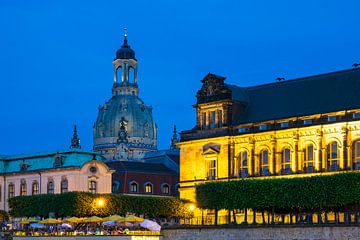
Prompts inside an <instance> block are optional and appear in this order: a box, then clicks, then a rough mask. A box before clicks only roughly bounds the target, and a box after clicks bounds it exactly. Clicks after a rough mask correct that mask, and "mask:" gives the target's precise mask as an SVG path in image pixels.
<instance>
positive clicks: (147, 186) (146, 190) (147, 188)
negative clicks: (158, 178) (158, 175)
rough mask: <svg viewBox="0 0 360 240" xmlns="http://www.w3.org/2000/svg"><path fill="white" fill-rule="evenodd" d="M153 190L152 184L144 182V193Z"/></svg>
mask: <svg viewBox="0 0 360 240" xmlns="http://www.w3.org/2000/svg"><path fill="white" fill-rule="evenodd" d="M152 192H153V185H152V184H151V183H146V184H145V193H152Z"/></svg>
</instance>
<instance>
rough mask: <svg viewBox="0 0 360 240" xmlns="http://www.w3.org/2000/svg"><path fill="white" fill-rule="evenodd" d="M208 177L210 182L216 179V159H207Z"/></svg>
mask: <svg viewBox="0 0 360 240" xmlns="http://www.w3.org/2000/svg"><path fill="white" fill-rule="evenodd" d="M206 177H207V179H209V180H214V179H216V158H208V159H206Z"/></svg>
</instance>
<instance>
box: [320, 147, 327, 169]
mask: <svg viewBox="0 0 360 240" xmlns="http://www.w3.org/2000/svg"><path fill="white" fill-rule="evenodd" d="M321 154H322V169H323V172H327V170H328V164H327V157H326V147H323V146H321Z"/></svg>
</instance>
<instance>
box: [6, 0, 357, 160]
mask: <svg viewBox="0 0 360 240" xmlns="http://www.w3.org/2000/svg"><path fill="white" fill-rule="evenodd" d="M359 9H360V1H358V0H354V1H346V0H344V1H340V0H339V1H330V0H324V1H320V0H319V1H316V0H308V1H304V0H302V1H290V0H288V1H276V0H274V1H268V0H266V1H265V0H264V1H258V0H255V1H225V0H223V1H210V0H206V1H205V0H204V1H195V0H178V1H169V0H166V1H150V0H144V1H136V0H135V1H134V0H132V1H123V0H115V1H110V0H106V1H89V0H87V1H74V0H61V1H60V0H59V1H49V0H44V1H36V0H34V1H29V0H22V1H20V0H1V1H0V73H1V76H0V83H1V85H0V86H1V87H0V103H1V105H0V106H1V111H0V121H1V122H0V154H16V153H30V152H39V151H48V150H58V149H66V148H68V147H69V144H70V138H71V135H72V125H73V124H75V123H76V124H77V125H78V131H79V135H80V137H81V144H82V146H83V148H85V149H91V148H92V142H93V141H92V126H93V123H94V121H95V119H96V116H97V111H98V110H97V109H98V106H99V105H100V104H103V103H104V102H105V101H106V100H107V99H109V97H110V96H111V86H112V80H113V79H112V77H113V70H112V60H113V58H114V57H115V52H116V50H117V49H118V48H119V47H120V45H121V44H122V34H123V27H127V28H128V36H129V37H128V39H129V43H130V45H131V47H132V48H133V49H135V51H136V56H137V59H138V61H139V75H138V80H139V86H140V97H141V98H142V99H143V100H144V101H145V102H146V103H147V104H148V105H152V106H153V113H154V118H155V121H156V122H157V125H158V129H159V136H158V140H159V144H158V147H159V148H160V149H164V148H167V147H168V146H169V141H170V137H171V134H172V126H173V124H176V125H177V126H178V129H179V130H187V129H191V128H192V127H193V126H194V124H195V111H194V109H193V107H192V104H194V103H195V94H196V91H197V90H198V89H199V88H200V86H201V84H200V80H201V79H202V78H203V77H204V76H205V75H206V74H207V73H208V72H213V73H216V74H219V75H223V76H226V77H227V80H226V81H227V82H228V83H232V84H237V85H240V86H249V85H255V84H262V83H268V82H273V81H275V78H276V77H285V78H286V79H291V78H296V77H302V76H308V75H313V74H318V73H325V72H331V71H337V70H341V69H347V68H351V65H352V64H353V63H355V62H360V14H359ZM329 94H336V93H329ZM314 104H316V103H314Z"/></svg>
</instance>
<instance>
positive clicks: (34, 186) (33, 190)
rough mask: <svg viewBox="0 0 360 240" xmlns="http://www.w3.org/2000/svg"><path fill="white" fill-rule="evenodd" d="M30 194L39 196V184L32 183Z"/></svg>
mask: <svg viewBox="0 0 360 240" xmlns="http://www.w3.org/2000/svg"><path fill="white" fill-rule="evenodd" d="M31 194H32V195H37V194H39V183H38V182H37V181H34V182H33V184H32V187H31Z"/></svg>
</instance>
